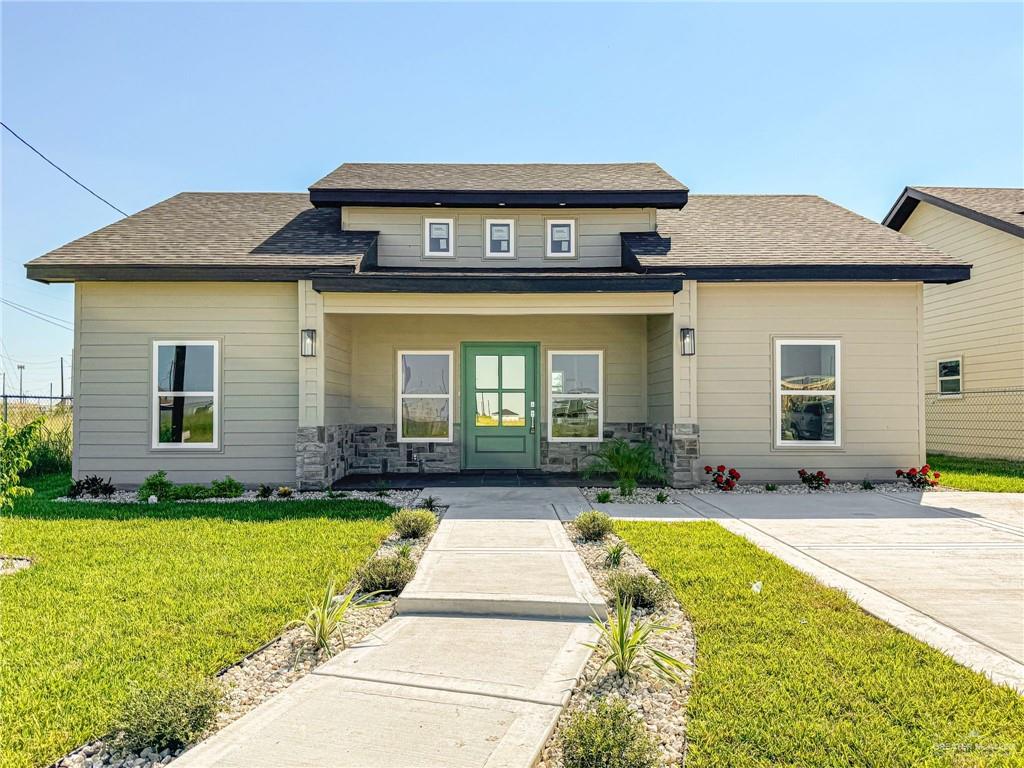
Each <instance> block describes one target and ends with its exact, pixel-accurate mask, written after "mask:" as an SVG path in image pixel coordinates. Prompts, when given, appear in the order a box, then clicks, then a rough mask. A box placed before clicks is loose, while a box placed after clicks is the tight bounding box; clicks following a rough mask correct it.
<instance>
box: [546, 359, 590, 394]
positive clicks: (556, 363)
mask: <svg viewBox="0 0 1024 768" xmlns="http://www.w3.org/2000/svg"><path fill="white" fill-rule="evenodd" d="M598 361H599V357H598V355H595V354H583V355H552V356H551V394H553V395H577V394H593V395H596V394H599V391H598V390H599V387H600V380H601V379H600V375H599V374H600V372H599V368H600V365H599V362H598Z"/></svg>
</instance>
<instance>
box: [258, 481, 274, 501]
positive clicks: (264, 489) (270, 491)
mask: <svg viewBox="0 0 1024 768" xmlns="http://www.w3.org/2000/svg"><path fill="white" fill-rule="evenodd" d="M256 495H257V496H259V497H260V498H261V499H269V498H270V497H271V496H273V495H274V486H272V485H267V484H266V483H260V487H259V488H258V489H257V491H256Z"/></svg>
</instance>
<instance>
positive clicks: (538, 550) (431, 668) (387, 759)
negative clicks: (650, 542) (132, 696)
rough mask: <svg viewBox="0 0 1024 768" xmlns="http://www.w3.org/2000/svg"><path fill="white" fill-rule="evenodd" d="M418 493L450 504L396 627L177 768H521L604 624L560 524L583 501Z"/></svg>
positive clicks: (514, 492) (463, 491) (564, 494)
mask: <svg viewBox="0 0 1024 768" xmlns="http://www.w3.org/2000/svg"><path fill="white" fill-rule="evenodd" d="M423 495H424V496H435V497H437V498H439V499H440V501H441V503H442V504H450V505H451V506H450V507H449V510H448V513H447V514H446V516H445V518H444V519H443V520H442V521H441V524H440V526H439V527H438V530H437V532H436V534H435V535H434V538H433V540H432V541H431V543H430V546H429V547H427V550H426V552H425V553H424V556H423V559H422V560H421V562H420V565H419V568H418V570H417V573H416V577H415V579H414V580H413V581H412V582H411V583H410V584H409V585H408V586H407V587H406V589H405V590H404V591H403V592H402V594H401V596H400V597H399V600H398V604H397V606H396V609H397V612H398V614H399V615H398V616H397V617H396V618H394V619H392V620H391V621H389V622H387V623H386V624H385V625H384V626H383V627H381V628H379V629H378V630H377V631H376V632H375V633H374V634H373V635H372V636H371V637H369V638H367V639H366V640H365V641H363V642H361V643H359V644H358V645H356V646H353V647H352V648H350V649H349V650H347V651H345V652H344V653H342V654H340V655H338V656H336V657H335V658H333V659H331V660H330V661H329V662H327V663H326V664H324V665H322V666H321V667H319V668H318V669H316V670H315V671H314V672H312V673H311V674H309V675H307V676H306V677H304V678H302V679H300V680H298V681H297V682H296V683H294V684H293V685H291V686H290V687H289V688H287V689H286V690H284V691H283V692H281V693H280V694H278V695H277V696H275V697H274V698H272V699H270V700H269V701H267V702H265V703H263V704H261V705H260V706H259V707H257V708H256V709H254V710H253V711H251V712H250V713H248V714H247V715H245V716H244V717H242V718H241V719H239V720H237V721H235V722H234V723H232V724H230V725H228V726H227V727H226V728H224V729H223V730H221V731H219V732H218V733H216V734H214V735H213V736H212V737H210V738H209V739H207V740H206V741H205V742H203V743H201V744H199V745H198V746H196V747H194V748H193V749H191V750H189V751H188V752H186V753H185V754H184V755H182V757H180V758H179V759H178V760H177V761H175V768H198V767H199V766H202V767H203V768H207V767H209V766H223V767H224V768H261V767H263V766H266V767H267V768H270V767H271V766H273V767H274V768H306V767H307V766H308V767H309V768H335V767H336V768H357V767H358V768H378V767H379V768H385V767H387V768H392V767H393V766H403V768H432V767H434V766H436V767H437V768H444V767H447V766H451V767H452V768H462V767H465V768H473V767H476V766H489V767H494V768H497V766H502V767H505V766H508V767H510V768H513V767H515V766H523V768H527V766H531V765H533V763H534V762H535V760H536V758H537V756H538V755H539V753H540V750H541V748H542V747H543V746H544V743H545V742H546V741H547V739H548V737H549V735H550V734H551V731H552V730H553V728H554V726H555V722H556V721H557V719H558V715H559V713H560V712H561V709H562V707H563V706H564V705H565V703H566V701H567V700H568V698H569V694H570V693H571V692H572V689H573V687H574V686H575V684H576V680H577V678H578V677H579V675H580V673H581V672H582V670H583V666H584V665H585V664H586V661H587V658H588V657H589V655H590V651H589V649H587V648H585V647H584V646H583V645H581V643H582V642H584V641H592V640H593V639H594V638H595V637H596V631H595V629H594V628H593V626H592V625H591V623H590V621H589V619H588V618H587V617H589V616H590V615H591V613H593V612H598V613H603V612H604V610H605V606H604V601H603V600H602V599H601V596H600V594H599V593H598V591H597V587H596V586H595V585H594V583H593V581H592V580H591V579H590V576H589V575H588V574H587V571H586V569H585V567H584V565H583V563H582V561H581V560H580V559H579V556H578V555H577V554H576V552H575V550H574V548H573V546H572V543H571V542H570V541H569V540H568V538H567V537H566V535H565V532H564V530H563V528H562V525H561V523H560V522H559V516H560V515H567V516H568V517H572V516H574V515H575V514H576V513H578V512H579V511H580V510H581V509H582V508H583V506H585V503H584V501H583V499H582V497H581V496H580V495H579V492H578V491H576V490H575V489H569V488H565V489H552V488H537V489H527V488H428V489H426V490H424V491H423Z"/></svg>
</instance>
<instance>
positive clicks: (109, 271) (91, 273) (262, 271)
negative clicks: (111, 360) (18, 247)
mask: <svg viewBox="0 0 1024 768" xmlns="http://www.w3.org/2000/svg"><path fill="white" fill-rule="evenodd" d="M25 269H26V272H27V273H28V274H27V277H28V278H29V279H30V280H37V281H39V282H40V283H67V282H74V281H76V280H83V281H84V280H113V281H128V282H130V281H168V282H196V281H203V280H208V281H214V280H224V281H228V282H249V281H254V282H295V281H296V280H308V279H309V277H310V275H312V274H313V273H314V272H317V273H320V274H323V273H324V267H322V266H319V267H280V266H276V267H275V266H267V267H249V266H216V265H210V266H207V265H203V266H161V265H158V264H119V265H116V266H111V265H106V264H103V265H97V264H27V265H26V267H25ZM354 270H355V267H351V266H342V267H332V271H333V272H337V273H342V274H344V273H351V272H353V271H354Z"/></svg>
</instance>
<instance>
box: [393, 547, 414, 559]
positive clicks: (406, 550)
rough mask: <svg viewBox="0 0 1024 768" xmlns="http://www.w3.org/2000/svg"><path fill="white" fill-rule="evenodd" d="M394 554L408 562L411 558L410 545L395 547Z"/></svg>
mask: <svg viewBox="0 0 1024 768" xmlns="http://www.w3.org/2000/svg"><path fill="white" fill-rule="evenodd" d="M395 554H396V555H398V556H399V557H404V558H405V559H406V560H408V559H409V558H411V557H412V544H399V545H398V546H397V547H395Z"/></svg>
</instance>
